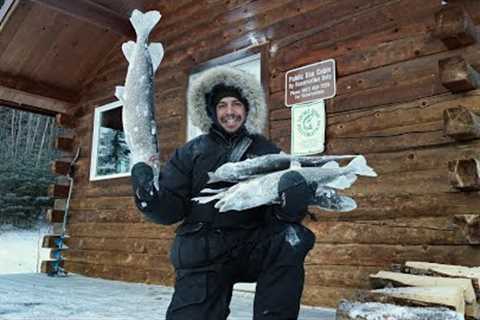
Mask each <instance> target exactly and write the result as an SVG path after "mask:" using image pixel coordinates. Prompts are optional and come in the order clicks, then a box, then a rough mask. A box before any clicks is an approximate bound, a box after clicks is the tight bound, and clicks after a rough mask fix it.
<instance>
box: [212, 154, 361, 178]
mask: <svg viewBox="0 0 480 320" xmlns="http://www.w3.org/2000/svg"><path fill="white" fill-rule="evenodd" d="M355 157H356V156H354V155H352V156H350V155H345V156H318V157H302V156H293V155H289V154H286V153H278V154H267V155H264V156H260V157H256V158H253V159H247V160H244V161H240V162H228V163H225V164H224V165H222V166H220V167H219V168H218V169H217V170H215V172H209V173H208V176H209V181H208V183H214V182H219V181H227V182H237V181H242V180H246V179H249V178H251V177H252V176H255V175H259V174H265V173H270V172H275V171H279V170H285V169H288V168H289V167H290V165H291V163H292V161H296V162H298V163H300V165H301V166H302V167H319V166H322V165H324V164H326V163H327V162H329V161H333V160H341V159H351V158H355Z"/></svg>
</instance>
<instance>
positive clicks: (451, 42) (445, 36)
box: [433, 5, 479, 50]
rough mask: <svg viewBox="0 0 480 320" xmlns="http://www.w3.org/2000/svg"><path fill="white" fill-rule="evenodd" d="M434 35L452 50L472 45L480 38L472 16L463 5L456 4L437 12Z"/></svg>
mask: <svg viewBox="0 0 480 320" xmlns="http://www.w3.org/2000/svg"><path fill="white" fill-rule="evenodd" d="M433 36H434V37H435V38H438V39H441V40H442V41H443V43H444V44H445V46H446V47H447V48H448V49H450V50H452V49H457V48H460V47H465V46H468V45H472V44H474V43H476V42H477V41H478V38H479V36H478V32H477V30H476V27H475V23H474V22H473V20H472V18H471V17H470V16H469V15H468V13H467V12H466V11H465V10H464V9H463V8H462V7H459V6H454V5H447V6H445V7H443V8H442V9H441V10H440V11H438V12H437V13H436V14H435V29H434V31H433Z"/></svg>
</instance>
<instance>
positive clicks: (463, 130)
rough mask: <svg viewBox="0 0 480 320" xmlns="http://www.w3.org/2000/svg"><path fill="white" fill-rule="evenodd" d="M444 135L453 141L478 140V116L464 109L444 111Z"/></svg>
mask: <svg viewBox="0 0 480 320" xmlns="http://www.w3.org/2000/svg"><path fill="white" fill-rule="evenodd" d="M443 128H444V134H445V135H447V136H449V137H452V138H454V139H455V140H460V141H462V140H472V139H478V138H480V116H478V115H476V114H475V113H473V112H471V111H470V110H468V109H467V108H465V107H456V108H449V109H446V110H445V111H444V113H443Z"/></svg>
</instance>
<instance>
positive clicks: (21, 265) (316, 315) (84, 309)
mask: <svg viewBox="0 0 480 320" xmlns="http://www.w3.org/2000/svg"><path fill="white" fill-rule="evenodd" d="M46 233H48V228H47V227H40V228H37V230H33V231H26V230H20V229H15V228H11V227H6V226H0V242H1V243H2V246H0V320H57V319H58V320H60V319H62V320H107V319H108V320H138V319H144V320H150V319H159V320H160V319H165V312H166V309H167V306H168V303H169V302H170V298H171V295H172V292H173V289H172V288H168V287H163V286H158V285H146V284H139V283H126V282H121V281H110V280H102V279H95V278H88V277H84V276H80V275H75V274H69V275H68V276H67V277H58V278H54V277H48V276H47V275H45V274H42V273H36V272H37V271H38V268H39V267H40V261H42V260H48V259H49V250H48V249H42V248H40V247H41V240H42V238H43V235H44V234H46ZM231 310H232V312H231V315H230V317H229V318H228V319H229V320H245V319H251V318H252V310H253V295H252V294H251V293H245V292H243V293H242V292H236V293H234V296H233V298H232V303H231ZM299 319H300V320H310V319H311V320H313V319H316V320H333V319H335V310H334V309H323V308H311V307H302V309H301V312H300V317H299Z"/></svg>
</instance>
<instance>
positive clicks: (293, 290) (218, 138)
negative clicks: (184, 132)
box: [132, 128, 315, 320]
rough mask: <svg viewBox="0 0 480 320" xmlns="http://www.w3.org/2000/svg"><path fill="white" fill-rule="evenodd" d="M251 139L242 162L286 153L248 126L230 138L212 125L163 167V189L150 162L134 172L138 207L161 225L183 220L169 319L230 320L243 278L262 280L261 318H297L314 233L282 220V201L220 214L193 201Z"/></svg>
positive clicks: (174, 255) (257, 308) (257, 314)
mask: <svg viewBox="0 0 480 320" xmlns="http://www.w3.org/2000/svg"><path fill="white" fill-rule="evenodd" d="M245 139H247V140H250V141H249V142H250V144H249V145H248V144H247V146H248V148H246V149H245V150H241V153H242V154H241V157H240V158H239V160H244V159H246V158H248V157H255V156H260V155H265V154H270V153H278V152H279V151H280V150H279V149H278V147H276V146H275V145H274V144H273V143H271V142H270V141H268V140H267V139H266V138H265V137H263V136H261V135H257V134H255V135H251V134H248V133H247V132H246V130H244V129H243V130H241V131H240V132H239V133H238V134H237V135H235V136H233V137H227V136H225V135H224V134H222V133H221V132H219V131H217V130H215V129H214V128H211V129H210V132H209V133H208V134H206V135H202V136H200V137H198V138H196V139H194V140H192V141H190V142H188V143H187V144H186V145H184V146H183V147H181V148H180V149H178V150H177V151H176V152H175V154H174V155H173V156H172V158H171V159H170V160H169V161H168V162H167V163H166V165H165V167H164V168H162V170H161V177H160V181H159V185H160V190H159V191H158V192H156V190H155V189H154V188H153V185H152V181H151V180H149V179H145V178H144V177H145V172H146V171H148V170H149V168H148V167H147V166H146V165H145V164H142V163H140V164H137V165H135V167H134V168H133V170H132V178H133V180H134V189H135V190H134V192H135V194H136V196H135V200H136V204H137V206H138V208H139V209H140V210H141V211H142V212H143V213H144V214H145V215H146V216H147V217H148V218H150V219H151V220H152V221H154V222H156V223H161V224H172V223H176V222H179V221H182V220H183V222H182V224H181V225H180V226H179V227H178V228H177V230H176V236H175V240H174V241H173V244H172V248H171V254H170V258H171V262H172V264H173V266H174V267H175V270H176V282H175V293H174V295H173V298H172V301H171V303H170V306H169V308H168V313H167V319H168V320H180V319H185V320H187V319H188V320H191V319H196V320H201V319H205V320H216V319H226V318H227V316H228V314H229V312H230V310H229V304H230V299H231V296H232V288H233V285H234V283H237V282H257V286H256V295H255V301H254V319H276V320H281V319H297V316H298V311H299V305H300V297H301V294H302V290H303V283H304V268H303V264H304V259H305V256H306V254H307V253H308V251H309V250H310V249H311V248H312V247H313V244H314V242H315V236H314V234H313V233H312V232H311V231H310V230H308V229H307V228H306V227H304V226H302V225H301V224H300V223H299V221H297V222H289V221H287V220H285V219H282V217H284V216H285V215H284V212H283V211H282V209H281V208H280V207H279V206H277V205H271V206H262V207H258V208H254V209H250V210H245V211H242V212H236V211H232V212H227V213H222V214H220V213H219V212H218V210H217V209H215V208H214V202H210V203H207V204H198V203H196V202H192V201H191V200H190V199H191V198H193V197H196V196H198V195H199V194H200V191H201V190H202V189H203V188H205V187H206V182H207V180H208V175H207V173H208V172H209V171H214V170H215V169H216V168H218V167H219V166H221V165H222V164H224V163H226V162H229V161H230V160H231V154H232V152H236V151H238V150H239V145H243V146H245V143H244V142H245ZM234 150H235V151H234ZM140 176H141V177H143V178H141V179H136V177H140ZM136 180H137V182H135V181H136ZM138 181H140V182H138ZM221 186H222V185H219V184H217V185H214V186H209V187H213V188H216V187H221Z"/></svg>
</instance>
